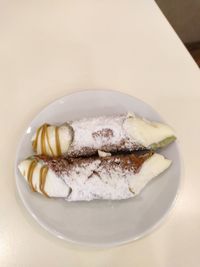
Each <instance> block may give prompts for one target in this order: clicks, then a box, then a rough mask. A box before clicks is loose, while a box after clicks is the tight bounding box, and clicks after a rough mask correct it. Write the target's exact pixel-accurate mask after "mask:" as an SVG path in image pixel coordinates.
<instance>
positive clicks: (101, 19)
mask: <svg viewBox="0 0 200 267" xmlns="http://www.w3.org/2000/svg"><path fill="white" fill-rule="evenodd" d="M0 58H1V60H0V121H1V123H2V131H1V133H0V138H1V142H0V149H1V151H2V152H1V154H0V162H1V167H0V173H1V186H0V266H1V267H4V266H6V267H7V266H9V267H12V266H13V267H17V266H19V267H27V266H28V267H29V266H30V267H32V266H61V267H62V266H70V267H71V266H94V267H96V266H98V267H101V266H102V267H104V266H106V267H108V266H109V267H110V266H115V267H117V266H120V267H121V266H137V267H140V266H142V267H144V266H148V267H151V266H153V267H157V266H158V267H171V266H178V267H180V266H190V267H193V266H199V259H200V254H199V246H200V231H199V228H200V210H199V201H200V194H199V188H200V179H199V172H198V166H199V154H198V149H195V148H197V147H199V145H200V144H199V140H200V139H199V132H200V123H199V119H198V118H197V114H200V88H199V86H200V72H199V69H198V67H197V65H196V64H195V63H194V61H193V60H192V58H191V56H190V55H189V54H188V52H187V51H186V49H185V47H184V46H183V44H182V43H181V41H180V40H179V38H178V37H177V35H176V34H175V32H174V31H173V29H172V27H171V26H170V25H169V23H168V22H167V20H166V19H165V17H164V16H163V14H162V13H161V11H160V10H159V8H158V7H157V6H156V4H155V3H154V2H153V1H152V0H149V1H145V0H135V1H132V0H117V1H114V0H108V1H106V0H102V1H99V0H85V1H81V0H79V1H78V0H75V1H72V0H71V1H61V0H60V1H47V0H46V1H45V0H40V1H37V0H36V1H33V0H32V1H31V0H30V1H23V0H19V1H1V8H0ZM85 88H86V89H90V88H94V89H100V88H107V89H116V90H119V91H122V92H124V93H128V94H131V95H134V96H136V97H138V98H140V99H142V100H144V101H145V102H147V103H149V104H150V105H152V106H153V107H154V108H155V109H156V110H157V111H158V112H159V113H160V114H161V115H162V116H163V117H164V118H165V119H166V120H167V121H168V123H169V124H171V125H173V126H174V128H175V130H176V132H177V136H178V141H179V143H180V147H181V151H182V156H183V160H184V177H182V184H181V188H180V193H179V196H178V199H177V202H176V204H175V206H174V208H173V210H172V212H171V214H170V215H169V216H168V218H167V219H166V220H165V222H164V223H163V224H162V225H161V226H160V227H159V228H158V229H157V230H155V231H154V232H153V233H151V234H150V235H148V236H146V237H144V238H142V239H140V240H138V241H136V242H133V243H130V244H127V245H124V246H121V247H117V248H112V249H105V250H102V249H101V250H94V249H89V248H83V247H75V246H72V245H71V244H69V243H66V242H64V241H61V240H59V239H56V237H53V236H51V235H50V234H49V233H47V232H46V231H45V230H43V229H42V228H41V227H40V226H39V225H37V223H36V222H34V221H33V219H32V218H31V216H30V215H29V214H28V212H27V211H26V210H25V208H24V207H23V205H22V203H21V201H20V199H19V196H18V194H17V191H16V185H15V177H14V170H13V164H14V159H15V153H16V148H17V145H18V142H19V139H20V136H21V135H22V133H23V131H24V129H25V128H26V125H27V124H28V123H29V121H30V120H31V119H32V118H33V117H34V116H35V115H36V114H37V113H38V112H39V111H40V110H41V109H42V108H43V107H44V106H45V105H47V104H48V103H49V102H51V101H53V100H54V99H55V98H58V97H61V96H63V95H65V94H67V93H69V92H73V91H76V90H80V89H85Z"/></svg>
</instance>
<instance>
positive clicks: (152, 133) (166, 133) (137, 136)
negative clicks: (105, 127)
mask: <svg viewBox="0 0 200 267" xmlns="http://www.w3.org/2000/svg"><path fill="white" fill-rule="evenodd" d="M123 127H124V129H125V130H126V132H127V133H128V135H129V136H130V137H131V138H132V139H133V140H134V141H135V142H136V143H139V144H141V145H143V146H144V147H146V148H151V145H155V144H158V143H160V142H162V141H163V140H165V139H167V138H169V137H173V138H172V139H171V140H169V139H168V140H169V141H173V140H175V133H174V131H173V130H172V129H171V128H170V127H169V126H168V125H165V124H163V123H159V122H150V121H148V120H146V119H141V118H139V117H137V116H135V115H134V114H131V113H129V114H128V116H127V118H126V119H125V121H124V124H123ZM168 143H169V142H168ZM168 143H167V144H168Z"/></svg>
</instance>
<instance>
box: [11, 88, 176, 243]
mask: <svg viewBox="0 0 200 267" xmlns="http://www.w3.org/2000/svg"><path fill="white" fill-rule="evenodd" d="M127 111H132V112H135V113H136V114H138V115H140V116H143V117H145V118H147V119H150V120H157V121H163V120H162V119H161V117H160V116H159V114H158V113H157V112H156V111H155V110H153V109H152V108H151V107H150V106H149V105H147V104H145V103H144V102H142V101H140V100H139V99H136V98H134V97H132V96H128V95H126V94H122V93H119V92H117V91H107V90H88V91H81V92H77V93H73V94H70V95H66V96H64V97H62V98H60V99H58V100H56V101H55V102H53V103H51V104H50V105H48V106H47V107H46V108H44V109H43V110H42V111H41V112H40V113H39V114H38V115H37V116H36V117H35V118H34V120H33V121H32V122H31V123H30V125H29V126H28V128H27V129H26V131H25V133H24V135H23V137H22V139H21V142H20V144H19V148H18V151H17V156H16V163H15V171H16V184H17V188H18V191H19V195H20V197H21V199H22V201H23V203H24V205H25V207H26V208H27V210H28V211H29V213H30V214H31V215H32V216H33V218H34V219H35V220H36V221H37V222H38V223H39V224H40V225H41V226H43V227H44V228H45V229H46V230H48V231H49V232H51V233H52V234H54V235H56V236H57V237H59V238H62V239H65V240H68V241H71V242H74V243H78V244H85V245H90V246H95V247H108V246H115V245H119V244H123V243H126V242H129V241H133V240H136V239H138V238H140V237H142V236H144V235H145V234H147V233H148V232H149V231H150V230H152V229H154V228H155V226H157V225H158V223H159V222H161V220H162V219H163V218H164V217H165V215H166V214H167V212H168V211H169V209H170V207H171V206H172V203H173V201H174V199H175V197H176V194H177V190H178V187H179V182H180V155H179V151H178V147H177V144H176V142H175V143H173V144H171V145H170V146H168V147H167V148H166V149H163V150H162V151H161V153H162V154H163V155H165V156H166V157H167V158H169V159H171V160H172V161H173V163H172V166H171V167H170V168H169V169H168V170H167V171H165V172H164V173H163V174H161V175H160V176H159V177H157V178H156V179H154V180H153V181H152V182H150V183H149V184H148V185H147V186H146V187H145V189H144V190H143V191H142V193H141V194H140V195H139V196H137V197H135V198H132V199H129V200H122V201H102V200H95V201H91V202H74V203H72V202H71V203H68V202H66V201H64V200H62V199H47V198H45V197H43V196H41V195H40V194H37V193H32V192H31V191H30V189H29V186H28V184H27V183H26V182H25V180H24V178H23V177H22V176H21V174H20V173H19V171H18V168H17V165H18V163H19V162H20V161H21V160H22V159H24V158H26V157H27V156H29V155H30V154H32V149H31V137H32V135H33V133H34V132H35V130H36V128H37V127H38V126H39V125H41V124H43V123H44V122H48V123H58V124H59V123H63V122H64V121H66V120H73V119H78V118H82V117H88V116H97V115H102V114H103V115H109V114H110V115H112V114H120V113H123V112H127Z"/></svg>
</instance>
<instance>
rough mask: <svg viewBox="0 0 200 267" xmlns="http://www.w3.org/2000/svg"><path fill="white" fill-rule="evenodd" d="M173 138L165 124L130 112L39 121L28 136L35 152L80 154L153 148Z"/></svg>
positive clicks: (71, 155)
mask: <svg viewBox="0 0 200 267" xmlns="http://www.w3.org/2000/svg"><path fill="white" fill-rule="evenodd" d="M174 140H175V135H174V131H173V130H172V129H171V128H170V127H169V126H168V125H166V124H163V123H159V122H150V121H148V120H146V119H143V118H140V117H138V116H136V115H135V114H133V113H126V114H123V115H118V116H100V117H94V118H83V119H80V120H75V121H71V122H70V121H69V122H65V123H64V124H62V125H60V126H55V125H49V124H43V125H42V126H40V127H39V128H38V129H37V132H36V133H35V135H34V136H33V138H32V146H33V150H34V152H35V153H36V154H42V155H47V156H61V155H65V156H69V157H80V156H90V155H94V154H97V152H98V150H101V151H105V152H109V153H116V152H132V151H135V150H143V149H157V148H161V147H164V146H166V145H168V144H170V143H171V142H173V141H174Z"/></svg>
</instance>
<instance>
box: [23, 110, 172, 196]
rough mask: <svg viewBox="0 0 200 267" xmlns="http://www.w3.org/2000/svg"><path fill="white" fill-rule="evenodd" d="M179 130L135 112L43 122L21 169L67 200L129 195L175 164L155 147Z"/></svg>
mask: <svg viewBox="0 0 200 267" xmlns="http://www.w3.org/2000/svg"><path fill="white" fill-rule="evenodd" d="M175 139H176V137H175V134H174V131H173V130H172V129H171V128H170V127H169V126H168V125H165V124H163V123H160V122H151V121H148V120H146V119H143V118H140V117H138V116H136V115H135V114H132V113H127V114H123V115H118V116H100V117H94V118H83V119H80V120H74V121H68V122H65V123H64V124H62V125H60V126H56V125H50V124H47V123H45V124H43V125H42V126H40V127H39V128H38V129H37V131H36V133H35V135H34V136H33V138H32V147H33V151H34V153H35V154H34V155H33V156H31V157H29V158H27V159H25V160H23V161H21V162H20V164H19V166H18V167H19V170H20V172H21V174H22V176H23V177H24V178H25V180H26V181H27V183H28V184H29V186H30V188H31V190H32V191H34V192H38V193H40V194H43V195H44V196H46V197H55V198H56V197H57V198H64V199H66V200H67V201H90V200H93V199H107V200H108V199H110V200H117V199H128V198H131V197H134V196H136V195H138V194H139V193H140V192H141V191H142V189H143V188H144V187H145V186H146V185H147V184H148V183H149V181H151V180H152V179H153V178H155V177H157V176H158V175H159V174H161V173H162V172H163V171H165V170H166V169H167V168H169V166H170V165H171V160H168V159H166V158H165V157H164V156H162V155H160V154H158V153H157V152H155V151H156V149H158V148H162V147H164V146H167V145H169V144H170V143H172V142H173V141H174V140H175Z"/></svg>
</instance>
